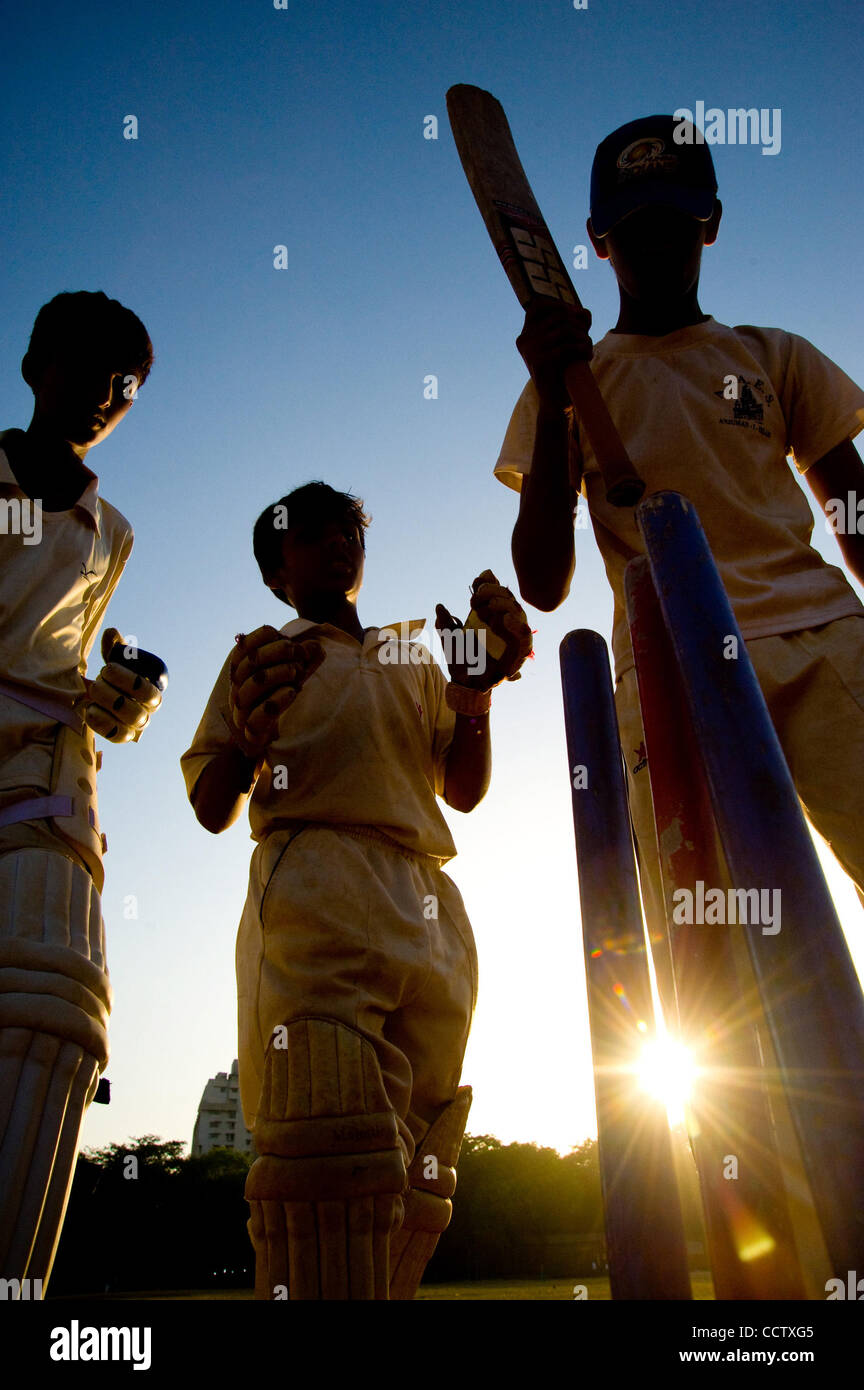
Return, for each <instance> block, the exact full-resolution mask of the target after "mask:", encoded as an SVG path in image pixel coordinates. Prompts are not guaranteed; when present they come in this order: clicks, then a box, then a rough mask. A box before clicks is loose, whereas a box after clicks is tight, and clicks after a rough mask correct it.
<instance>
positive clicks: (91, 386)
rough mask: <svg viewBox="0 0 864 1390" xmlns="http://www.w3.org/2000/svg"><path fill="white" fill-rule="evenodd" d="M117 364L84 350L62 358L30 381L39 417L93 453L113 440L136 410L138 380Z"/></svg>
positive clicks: (55, 360)
mask: <svg viewBox="0 0 864 1390" xmlns="http://www.w3.org/2000/svg"><path fill="white" fill-rule="evenodd" d="M134 377H135V373H134V371H133V370H132V369H130V368H126V369H125V370H123V369H121V366H120V364H119V363H117V362H116V360H112V359H109V358H107V357H106V356H104V355H103V354H101V353H96V352H93V351H87V350H83V351H81V352H80V353H79V354H77V355H76V354H75V353H74V352H71V351H70V352H68V353H64V354H62V355H61V354H59V353H58V354H57V356H56V357H55V358H54V359H53V360H52V361H50V362H49V363H47V364H46V365H45V366H43V367H41V368H39V369H38V371H36V372H35V373H34V374H32V375H31V376H29V377H28V380H29V384H30V386H31V387H32V389H33V394H34V396H35V410H34V418H35V420H37V421H38V423H39V425H40V426H42V427H45V428H48V429H50V431H51V432H52V433H53V434H56V435H57V436H58V437H59V438H61V439H65V440H67V441H68V442H69V443H70V444H76V445H79V446H80V445H84V446H86V447H87V448H90V447H91V446H92V445H94V444H100V443H101V442H102V440H103V439H107V437H108V435H109V434H110V433H111V431H112V430H113V429H114V428H115V427H116V426H117V425H118V424H119V422H120V421H121V420H122V418H123V416H124V415H125V414H126V413H127V411H128V410H130V409H131V406H132V400H133V397H134V393H135V390H136V389H137V378H136V379H134V380H133V379H132V378H134Z"/></svg>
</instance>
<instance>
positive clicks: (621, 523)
mask: <svg viewBox="0 0 864 1390" xmlns="http://www.w3.org/2000/svg"><path fill="white" fill-rule="evenodd" d="M700 134H701V133H700V132H696V131H695V129H694V127H693V126H692V125H689V126H688V125H687V124H686V123H685V124H683V125H682V122H681V121H678V120H676V119H675V118H673V117H671V116H651V117H646V118H644V119H641V120H637V121H632V122H630V123H629V124H628V125H625V126H623V127H621V128H620V129H619V130H616V131H615V132H613V134H612V135H610V136H608V137H607V139H605V140H604V141H603V142H602V143H601V145H600V146H599V148H598V150H597V153H596V156H595V159H594V165H593V169H592V176H591V216H590V218H589V221H588V235H589V237H590V239H591V243H592V245H593V246H594V249H595V251H596V252H597V255H598V256H600V257H601V259H608V260H609V261H610V263H611V265H612V268H613V269H614V271H615V275H616V277H617V280H618V288H619V294H620V314H619V318H618V322H617V324H616V325H615V328H614V329H612V330H611V332H609V333H607V334H606V336H605V337H604V338H603V339H602V340H601V341H600V343H598V344H597V345H596V347H594V348H592V344H591V340H590V338H589V336H588V327H589V324H590V316H589V315H588V314H586V313H584V312H583V311H581V310H576V309H573V308H571V307H568V306H566V305H563V304H561V303H557V302H554V301H548V302H540V303H537V304H536V305H535V306H532V307H531V308H530V309H529V310H528V312H527V314H526V319H525V326H524V329H523V332H522V334H521V336H520V337H519V339H518V340H517V347H518V348H519V351H520V353H521V355H522V357H523V358H524V360H525V363H526V365H527V367H528V370H529V372H530V373H531V380H530V382H529V383H528V384H527V386H526V387H525V389H524V391H523V393H522V395H521V397H520V399H519V401H518V403H517V405H516V408H515V410H514V412H513V416H512V418H511V421H510V425H509V427H508V430H507V434H506V437H505V440H504V444H503V447H502V450H501V454H500V457H499V459H498V462H497V464H496V467H495V473H496V475H497V476H498V477H499V478H500V479H501V481H502V482H504V483H506V484H507V485H508V486H510V487H513V488H515V489H517V490H519V492H520V505H519V517H518V520H517V522H516V526H515V529H514V532H513V558H514V563H515V567H516V572H517V574H518V576H519V582H520V588H521V592H522V595H523V597H524V598H525V599H527V600H528V602H530V603H532V604H534V606H535V607H537V608H541V609H543V610H546V611H550V610H552V609H554V608H557V607H558V605H559V604H560V603H562V602H563V600H564V598H565V597H566V595H567V593H568V591H569V587H570V581H571V577H572V574H573V570H574V544H573V515H574V509H575V507H576V505H577V502H578V497H579V492H580V491H581V493H582V495H583V497H584V498H585V499H586V500H587V505H588V508H589V510H590V514H591V519H592V523H593V527H594V532H595V535H596V537H597V541H598V544H599V546H600V549H601V552H602V554H603V558H604V561H605V564H606V571H607V574H608V577H609V580H610V583H611V585H612V589H613V593H614V596H615V615H614V631H613V639H612V646H613V655H614V660H615V675H616V681H617V685H616V704H617V710H618V719H619V724H620V729H621V743H622V748H623V751H624V756H625V760H626V763H627V775H628V781H629V790H630V799H631V807H632V811H633V818H634V824H635V829H636V834H637V838H638V840H639V843H640V847H641V848H642V849H643V850H644V854H643V856H642V857H643V859H644V862H645V864H646V865H649V866H653V865H654V861H655V851H654V844H653V835H654V831H653V819H652V811H651V798H650V789H649V785H648V773H647V764H646V760H645V756H644V743H643V733H642V725H641V717H640V711H639V701H638V695H637V687H636V676H635V670H634V666H633V656H632V653H631V649H630V640H629V633H628V628H627V621H626V610H625V603H624V571H625V568H626V566H627V563H628V562H629V560H630V559H631V558H632V557H633V556H634V555H636V554H639V553H642V552H643V550H644V547H643V545H642V543H641V538H640V536H639V533H638V530H637V527H636V522H635V518H634V515H633V512H632V510H626V509H621V508H616V507H614V506H611V505H610V504H609V503H608V502H607V501H606V498H605V493H604V489H603V487H602V483H601V479H600V475H599V473H598V470H597V462H596V460H595V458H594V456H593V454H592V451H591V448H590V444H589V443H588V440H587V438H586V436H585V433H584V431H583V429H582V427H581V425H580V421H579V420H578V419H575V418H573V417H572V412H569V411H568V409H567V407H568V404H569V402H568V397H567V392H566V390H565V388H564V383H563V373H564V369H565V367H566V366H567V364H568V363H572V362H574V361H587V360H589V359H592V358H593V370H594V373H595V375H596V378H597V382H598V385H599V387H600V390H601V393H602V394H603V396H604V398H605V401H606V404H607V406H608V408H609V411H610V413H611V415H612V417H613V419H614V421H615V423H616V425H617V427H618V431H619V433H620V435H621V437H622V439H623V442H624V444H625V446H626V448H627V450H628V453H629V455H630V457H631V459H632V460H633V463H634V464H635V466H636V467H637V468H638V470H639V472H640V473H641V475H642V477H643V478H644V480H645V483H646V490H647V491H648V492H656V491H660V490H664V489H670V490H674V491H678V492H681V493H684V494H685V495H686V496H687V497H689V498H690V499H691V500H692V501H693V502H694V504H695V506H696V510H697V512H698V514H699V517H700V519H701V521H702V525H703V527H704V529H705V532H706V535H707V537H708V541H709V543H710V545H711V548H712V550H713V552H714V556H715V558H716V560H717V563H718V566H719V569H720V573H721V575H722V578H723V581H724V584H725V586H726V590H727V592H728V594H729V598H730V600H731V603H732V606H733V608H734V610H735V614H736V617H737V619H738V622H739V624H740V627H741V630H742V633H743V635H744V637H745V639H747V645H748V651H749V653H750V656H751V658H752V661H753V664H754V667H755V669H756V673H757V676H758V677H759V680H760V683H761V685H762V689H763V692H764V694H765V698H766V701H767V704H768V707H769V709H770V711H771V715H772V718H773V720H774V724H775V727H776V729H777V734H778V737H779V739H780V743H781V745H782V747H783V750H784V753H785V755H786V759H787V762H788V763H789V767H790V771H791V773H792V776H793V778H794V780H795V784H796V787H797V789H798V793H799V796H800V799H801V801H802V803H803V805H804V808H805V810H806V812H807V814H808V816H809V817H810V819H811V821H812V822H813V824H814V825H815V826H816V828H817V829H818V830H819V831H820V833H821V834H822V835H823V836H824V837H825V839H826V840H827V841H828V842H829V844H830V845H831V847H832V849H833V851H834V853H835V854H836V856H837V858H838V860H839V861H840V863H841V864H842V865H843V867H844V868H845V869H846V871H847V872H848V873H849V875H850V876H851V877H852V879H853V880H854V882H855V883H856V885H857V887H858V890H859V895H860V894H861V891H862V889H864V834H862V826H864V777H862V775H861V772H862V764H864V622H862V618H864V607H862V605H861V603H860V601H859V599H858V598H857V596H856V595H855V593H854V591H853V590H852V588H851V586H850V584H849V583H848V581H847V580H846V578H845V576H844V574H843V573H842V571H841V570H840V569H839V568H837V567H836V566H834V565H830V564H828V563H827V562H826V561H825V560H824V559H823V558H822V556H821V555H820V554H819V553H818V552H817V551H816V550H814V549H813V548H812V547H811V545H810V536H811V533H812V529H813V518H812V514H811V511H810V507H809V505H808V502H807V499H806V497H805V495H804V493H803V491H802V489H801V488H800V487H799V485H798V483H797V482H796V481H795V478H794V477H793V473H792V471H791V470H790V468H789V465H788V463H787V455H788V454H791V455H792V458H793V461H794V464H795V468H796V469H797V471H798V472H799V473H800V474H802V475H803V476H804V477H805V479H806V481H807V483H808V485H809V487H810V488H811V490H812V491H813V493H814V494H815V496H816V498H817V499H818V501H819V502H820V504H821V505H822V506H823V508H824V509H825V510H826V513H828V514H832V513H836V510H837V504H836V501H834V499H838V498H842V499H843V500H844V503H845V501H846V499H847V497H848V496H849V494H854V495H855V496H857V497H864V466H862V462H861V459H860V457H859V455H858V453H857V451H856V449H855V446H854V445H853V444H852V438H853V436H854V435H856V434H857V433H858V432H859V431H860V430H861V429H862V427H864V392H862V391H861V390H860V389H859V388H858V387H857V386H856V385H855V384H854V383H853V382H852V381H851V380H850V379H849V377H847V376H846V375H845V373H843V372H842V371H841V370H840V369H839V368H838V367H837V366H835V364H834V363H833V362H831V361H830V360H829V359H828V358H827V357H825V356H824V355H823V354H822V353H821V352H819V351H818V350H817V349H816V348H815V347H813V346H812V344H810V343H809V342H807V341H806V340H805V339H803V338H800V337H798V336H796V335H794V334H791V333H786V332H784V331H782V330H780V329H776V328H754V327H752V326H749V325H745V326H740V325H739V326H738V327H737V328H729V327H726V326H725V325H723V324H720V323H717V322H716V321H715V320H714V319H713V318H711V317H710V316H709V315H707V314H704V313H703V312H702V310H701V309H700V307H699V303H698V285H699V269H700V262H701V255H702V248H703V246H710V245H711V244H712V243H713V242H714V241H715V239H716V237H717V233H718V228H719V224H720V217H721V204H720V202H719V200H718V199H717V197H716V192H717V182H716V178H715V176H714V168H713V163H712V160H711V155H710V152H709V149H708V146H707V145H706V144H704V143H701V141H700V139H699V136H700ZM682 136H683V137H684V138H683V139H682ZM853 510H854V509H853ZM838 541H839V543H840V547H841V550H842V552H843V556H844V558H845V560H846V563H847V565H848V567H849V569H850V570H851V571H852V573H853V574H854V575H855V577H856V578H857V579H859V580H862V581H864V536H862V535H861V534H859V532H858V531H857V530H856V525H855V518H854V516H853V517H852V519H851V523H849V524H847V526H846V528H845V530H844V531H843V533H842V534H838ZM652 877H653V878H654V879H655V882H654V883H653V894H654V896H655V904H659V903H660V902H662V896H661V895H660V891H659V885H658V884H657V882H656V875H652ZM655 910H656V908H655Z"/></svg>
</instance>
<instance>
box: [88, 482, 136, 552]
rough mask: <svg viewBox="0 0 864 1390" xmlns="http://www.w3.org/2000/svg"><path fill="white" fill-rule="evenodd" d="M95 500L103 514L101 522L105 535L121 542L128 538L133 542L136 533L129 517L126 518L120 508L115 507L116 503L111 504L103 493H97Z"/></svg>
mask: <svg viewBox="0 0 864 1390" xmlns="http://www.w3.org/2000/svg"><path fill="white" fill-rule="evenodd" d="M95 500H96V503H97V506H98V510H99V512H100V514H101V515H100V521H101V525H102V531H103V534H106V533H107V534H108V535H110V536H112V537H117V538H118V539H120V540H122V539H123V538H125V537H127V536H128V538H129V540H130V541H131V540H132V537H133V535H134V532H133V530H132V523H131V521H129V519H128V517H125V516H124V515H123V513H122V512H121V511H120V509H119V507H115V506H114V503H113V502H109V501H108V499H107V498H106V497H103V496H102V494H101V493H99V492H96V493H95Z"/></svg>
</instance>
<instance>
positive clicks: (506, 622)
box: [435, 570, 533, 690]
mask: <svg viewBox="0 0 864 1390" xmlns="http://www.w3.org/2000/svg"><path fill="white" fill-rule="evenodd" d="M471 588H472V594H471V607H472V608H473V610H474V612H475V613H476V614H477V616H478V617H480V618H482V620H483V622H484V623H485V624H486V625H487V627H489V628H490V629H491V630H492V632H493V633H494V634H495V636H496V637H500V638H501V640H502V642H503V643H504V644H505V645H504V651H503V652H502V653H501V655H500V656H498V657H494V658H493V657H492V656H491V655H490V653H489V650H488V648H487V649H486V651H485V653H484V655H485V669H484V670H483V671H479V670H477V665H476V661H467V662H466V661H464V660H463V661H456V660H453V661H448V663H447V664H448V666H449V668H450V679H451V680H452V681H453V682H454V683H455V684H456V685H464V686H467V687H468V688H469V689H471V690H491V689H492V687H493V686H495V685H500V683H501V681H505V680H507V681H518V680H519V679H520V677H519V669H520V667H521V666H523V665H524V663H525V661H526V659H527V657H528V656H529V655H530V653H531V649H532V647H533V640H532V636H531V628H530V627H529V626H528V618H527V615H526V613H525V610H524V608H522V607H521V605H520V603H519V601H518V600H517V599H516V598H514V596H513V594H512V593H511V592H510V590H509V589H506V588H505V587H504V585H503V584H499V583H498V580H497V579H496V578H495V576H494V574H493V573H492V571H491V570H484V571H483V573H482V574H479V575H478V576H477V578H476V579H475V580H474V583H473V584H472V586H471ZM462 626H463V624H462V623H460V621H459V619H458V618H454V617H453V615H452V613H448V611H447V609H446V608H445V607H444V605H443V603H439V604H437V605H436V609H435V627H436V630H437V631H438V633H439V635H440V634H442V633H443V632H448V631H449V632H455V631H458V630H459V629H460V628H462ZM454 645H456V644H454ZM446 650H447V646H446V644H445V652H446ZM470 650H471V649H470V648H469V649H468V651H463V652H459V648H458V646H456V652H455V653H454V655H461V656H467V655H468V654H469V652H470Z"/></svg>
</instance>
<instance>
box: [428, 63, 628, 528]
mask: <svg viewBox="0 0 864 1390" xmlns="http://www.w3.org/2000/svg"><path fill="white" fill-rule="evenodd" d="M447 111H448V114H449V116H450V125H451V127H452V130H453V138H454V140H455V141H456V148H457V150H458V151H459V158H460V159H461V160H462V167H463V169H464V170H465V175H466V177H467V179H468V182H469V184H470V185H471V191H472V193H473V194H474V198H475V200H476V202H477V206H478V208H479V209H480V213H481V215H482V217H483V221H484V222H485V223H486V230H487V231H488V233H489V235H490V237H491V238H492V245H493V246H494V247H495V250H496V251H497V252H498V255H499V258H500V260H501V264H502V265H503V267H504V269H505V271H506V272H507V278H508V279H509V281H510V284H511V285H512V286H513V289H514V290H515V291H516V297H517V299H518V300H519V303H520V304H521V305H522V307H523V309H527V307H528V305H529V304H530V303H531V302H532V300H534V299H535V298H536V296H537V295H547V296H549V297H550V298H552V299H560V300H563V302H564V303H565V304H574V305H575V306H576V307H577V308H580V309H581V307H582V306H581V304H580V303H579V296H578V295H577V293H576V291H575V289H574V288H573V283H572V281H571V279H570V276H569V275H568V274H567V271H566V269H565V267H564V262H563V261H562V259H561V257H560V256H559V254H558V251H557V249H556V247H555V243H554V242H553V240H552V237H551V235H550V233H549V229H548V227H547V226H546V223H545V222H544V221H543V214H542V213H541V211H540V209H539V207H538V206H537V202H536V199H535V197H534V194H533V193H532V192H531V185H530V184H529V182H528V179H527V178H526V176H525V170H524V169H523V168H522V164H521V162H520V159H519V155H518V154H517V152H516V146H515V145H514V143H513V136H512V135H511V133H510V126H509V125H508V123H507V117H506V116H505V114H504V108H503V107H502V105H501V103H500V102H499V101H497V100H496V98H495V97H493V96H492V94H491V92H484V91H483V89H482V88H481V87H471V86H467V85H465V84H460V85H458V86H456V87H451V88H450V90H449V92H448V93H447ZM564 380H565V383H566V386H567V391H568V394H569V396H570V400H571V401H572V403H573V408H574V410H575V411H576V414H577V416H578V418H579V422H580V424H581V425H582V427H583V428H584V430H585V433H586V434H587V435H588V439H589V441H590V443H591V448H592V449H593V450H594V454H595V457H596V459H597V462H598V464H599V466H600V471H601V473H602V475H603V481H604V483H605V485H606V498H607V501H609V502H611V503H612V504H613V506H616V507H635V505H636V503H637V502H638V501H639V498H640V497H641V496H642V493H643V492H644V491H645V483H644V482H643V480H642V479H641V478H640V477H639V475H638V473H637V472H636V470H635V469H634V467H633V465H632V463H631V462H630V460H629V458H628V457H627V451H626V449H625V448H624V445H623V444H622V442H621V438H620V436H619V434H618V431H617V429H616V428H615V425H614V424H613V422H612V418H611V416H610V415H609V411H608V410H607V409H606V405H605V403H604V401H603V397H602V396H601V395H600V391H599V389H598V386H597V382H596V381H595V379H594V374H593V372H592V371H591V366H590V364H589V363H588V362H574V363H573V364H572V365H571V366H569V367H568V368H567V371H566V372H565V375H564Z"/></svg>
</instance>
